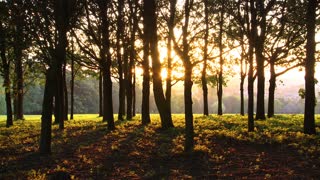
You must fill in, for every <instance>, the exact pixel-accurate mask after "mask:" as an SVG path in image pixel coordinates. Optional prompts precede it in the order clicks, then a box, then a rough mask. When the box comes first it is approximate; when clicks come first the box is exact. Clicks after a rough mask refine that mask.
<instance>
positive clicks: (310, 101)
mask: <svg viewBox="0 0 320 180" xmlns="http://www.w3.org/2000/svg"><path fill="white" fill-rule="evenodd" d="M316 7H318V1H317V0H309V1H308V9H307V17H306V19H307V45H306V51H307V54H306V60H305V72H306V74H305V91H306V92H305V110H304V124H303V125H304V133H305V134H316V128H315V117H314V113H315V110H314V109H315V102H316V101H315V79H314V73H315V70H314V69H315V52H316V49H315V47H316V43H315V29H316Z"/></svg>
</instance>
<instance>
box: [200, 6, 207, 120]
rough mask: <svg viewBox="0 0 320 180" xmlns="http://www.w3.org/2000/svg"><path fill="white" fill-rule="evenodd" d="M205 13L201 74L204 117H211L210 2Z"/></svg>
mask: <svg viewBox="0 0 320 180" xmlns="http://www.w3.org/2000/svg"><path fill="white" fill-rule="evenodd" d="M204 7H205V10H204V13H205V26H206V28H205V35H204V47H203V68H202V73H201V84H202V91H203V115H205V116H208V115H209V105H208V86H207V77H206V74H207V59H208V41H209V40H208V36H209V10H208V0H205V1H204Z"/></svg>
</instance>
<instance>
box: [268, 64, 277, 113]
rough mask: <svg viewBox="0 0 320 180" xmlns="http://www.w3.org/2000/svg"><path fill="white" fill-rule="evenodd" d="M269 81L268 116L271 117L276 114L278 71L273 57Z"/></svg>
mask: <svg viewBox="0 0 320 180" xmlns="http://www.w3.org/2000/svg"><path fill="white" fill-rule="evenodd" d="M269 83H270V84H269V100H268V118H271V117H273V116H274V94H275V93H274V92H275V90H276V73H275V69H274V62H273V60H271V59H270V80H269Z"/></svg>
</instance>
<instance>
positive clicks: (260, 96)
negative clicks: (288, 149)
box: [255, 0, 266, 120]
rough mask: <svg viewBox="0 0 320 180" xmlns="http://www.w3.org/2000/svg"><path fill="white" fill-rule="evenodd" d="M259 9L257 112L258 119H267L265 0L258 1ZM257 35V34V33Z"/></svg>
mask: <svg viewBox="0 0 320 180" xmlns="http://www.w3.org/2000/svg"><path fill="white" fill-rule="evenodd" d="M257 9H258V11H259V14H260V16H261V20H260V22H259V25H260V35H258V36H257V39H256V47H255V53H256V63H257V78H258V82H257V114H256V119H261V120H265V119H266V116H265V107H264V92H265V90H264V88H265V77H264V74H265V73H264V62H265V58H264V55H263V51H264V43H265V31H266V12H265V8H264V0H263V1H257ZM256 35H257V34H256Z"/></svg>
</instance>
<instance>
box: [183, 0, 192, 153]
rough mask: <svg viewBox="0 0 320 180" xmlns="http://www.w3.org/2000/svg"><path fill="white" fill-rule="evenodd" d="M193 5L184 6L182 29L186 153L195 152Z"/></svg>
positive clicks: (190, 2)
mask: <svg viewBox="0 0 320 180" xmlns="http://www.w3.org/2000/svg"><path fill="white" fill-rule="evenodd" d="M192 5H193V1H192V0H191V1H189V0H186V2H185V4H184V10H185V21H184V26H183V28H182V39H183V40H182V41H183V55H182V57H183V65H184V71H185V72H184V73H185V75H184V106H185V126H186V136H185V137H186V139H185V145H184V151H185V152H190V151H193V147H194V130H193V110H192V85H193V82H192V68H193V65H192V63H191V61H190V57H189V54H188V53H189V48H190V46H189V43H188V40H187V36H188V27H189V17H190V10H191V7H192Z"/></svg>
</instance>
